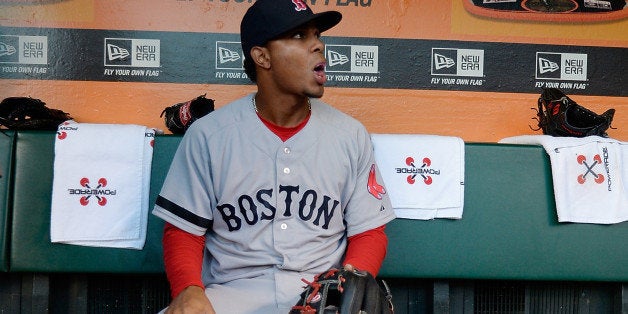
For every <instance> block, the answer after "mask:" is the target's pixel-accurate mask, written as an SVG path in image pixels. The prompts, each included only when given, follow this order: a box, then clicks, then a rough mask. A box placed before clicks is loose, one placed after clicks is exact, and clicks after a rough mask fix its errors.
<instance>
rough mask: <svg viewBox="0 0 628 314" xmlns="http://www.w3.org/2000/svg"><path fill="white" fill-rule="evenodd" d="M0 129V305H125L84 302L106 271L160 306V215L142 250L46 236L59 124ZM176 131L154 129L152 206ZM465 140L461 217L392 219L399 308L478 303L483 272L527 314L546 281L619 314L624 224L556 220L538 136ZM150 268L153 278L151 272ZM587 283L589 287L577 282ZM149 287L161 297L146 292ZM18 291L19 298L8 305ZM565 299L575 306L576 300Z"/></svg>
mask: <svg viewBox="0 0 628 314" xmlns="http://www.w3.org/2000/svg"><path fill="white" fill-rule="evenodd" d="M5 133H6V136H3V135H2V134H0V152H1V154H2V156H0V171H2V172H1V174H2V177H1V178H0V218H1V219H0V270H1V271H2V272H1V273H0V282H4V283H3V284H0V312H2V310H6V311H9V312H11V311H12V310H14V309H19V312H23V313H25V312H40V311H42V310H45V311H46V312H48V311H50V312H77V313H83V312H90V311H91V312H108V313H119V312H120V313H126V312H129V311H128V309H127V310H125V309H121V308H115V307H111V306H110V307H104V308H98V306H100V305H98V304H92V303H94V302H92V301H90V299H94V298H96V299H98V294H99V293H103V291H105V292H107V291H108V292H109V293H111V291H112V290H113V291H114V292H115V291H116V289H118V290H120V289H128V287H126V286H121V285H118V286H116V284H115V283H114V284H113V286H111V287H109V288H104V289H100V290H98V291H97V292H94V291H92V290H93V289H92V288H90V286H91V285H94V284H95V283H96V282H97V281H95V280H94V278H97V279H101V280H104V281H107V278H108V277H112V278H114V279H112V281H115V282H117V283H118V284H119V283H120V281H121V278H126V279H129V280H130V281H131V282H136V281H140V282H144V284H145V285H147V286H150V287H142V288H141V289H140V290H141V291H140V292H139V294H141V295H142V297H141V298H140V299H141V300H139V299H138V300H126V301H125V302H131V303H132V302H135V303H138V302H139V303H141V304H140V305H138V307H137V308H136V309H137V311H136V310H130V312H133V313H135V312H141V313H152V312H154V311H155V310H156V309H159V308H160V307H161V306H163V305H164V304H167V302H168V291H167V283H166V282H165V276H164V274H163V261H162V250H161V234H162V228H163V222H162V221H161V220H160V219H158V218H157V217H155V216H153V215H149V221H148V233H147V240H146V244H145V246H144V249H143V250H130V249H111V248H95V247H82V246H74V245H67V244H53V243H51V242H50V201H51V189H52V173H53V172H52V169H53V161H54V139H55V133H54V132H45V131H20V132H13V131H8V132H5ZM180 139H181V137H180V136H173V135H161V136H156V138H155V145H154V154H153V163H152V173H151V184H150V204H153V203H154V200H155V198H156V196H157V193H158V192H159V189H160V188H161V184H162V182H163V179H164V177H165V175H166V172H167V170H168V167H169V164H170V161H171V159H172V156H173V154H174V152H175V150H176V147H177V145H178V143H179V141H180ZM465 150H466V151H465V168H466V170H465V203H464V214H463V219H461V220H447V219H437V220H431V221H420V220H408V219H396V220H394V221H392V222H391V223H390V224H389V225H388V226H387V234H388V237H389V247H388V254H387V257H386V260H385V261H384V265H383V267H382V269H381V272H380V277H383V278H387V279H388V280H389V282H390V283H391V285H392V287H393V294H394V303H395V306H396V312H397V313H423V312H426V313H429V312H433V313H448V312H452V313H457V312H461V313H468V312H473V311H474V309H475V310H476V312H477V308H478V307H480V306H484V305H483V304H480V303H482V302H484V301H482V300H481V298H479V297H478V294H482V293H484V292H482V291H479V292H478V287H485V286H486V285H484V284H483V283H482V282H484V281H486V282H488V283H494V282H499V283H504V282H506V283H514V284H509V285H508V287H507V289H509V291H510V290H513V289H514V290H516V291H515V293H518V295H523V297H524V300H523V301H522V302H523V306H524V311H527V312H530V308H531V304H533V303H534V302H532V299H534V295H533V293H534V292H535V291H538V290H542V289H541V287H542V286H547V285H550V286H552V285H554V286H555V285H560V288H557V289H564V288H563V287H564V286H565V285H567V286H569V287H571V288H569V289H571V290H569V291H572V290H573V291H575V292H574V293H573V294H574V295H576V296H577V297H579V298H581V299H579V300H578V301H577V304H576V305H575V309H577V310H578V311H577V312H595V311H596V309H600V308H603V309H610V310H611V312H615V313H626V312H627V311H628V285H627V284H626V282H628V244H627V241H626V239H628V223H620V224H614V225H593V224H573V223H558V221H557V218H556V209H555V204H554V198H553V190H552V179H551V171H550V170H551V169H550V164H549V158H548V156H547V155H546V154H545V151H544V150H543V148H542V147H540V146H524V145H509V144H493V143H467V144H466V145H465ZM144 278H152V279H150V280H149V281H142V280H144ZM154 278H157V279H156V280H157V282H158V283H155V281H151V280H153V279H154ZM582 282H584V283H585V284H584V288H579V287H581V286H582V285H579V286H577V287H575V286H574V285H573V284H572V283H582ZM537 283H538V284H537ZM95 285H97V283H96V284H95ZM502 286H503V284H502ZM522 286H523V292H522V291H521V289H520V288H521V287H522ZM513 287H514V288H513ZM530 287H531V288H530ZM101 288H102V287H101ZM151 289H153V290H151ZM154 289H158V290H159V291H158V292H154ZM574 289H575V290H574ZM56 290H63V291H62V292H58V291H56ZM150 291H153V293H158V294H160V297H155V296H153V300H148V301H147V300H146V299H145V297H146V295H150V293H148V292H150ZM583 291H584V292H583ZM600 291H601V292H600ZM118 292H119V291H118ZM502 292H503V291H502ZM502 292H498V294H500V293H502ZM585 292H587V293H588V295H585V294H586V293H585ZM16 293H17V294H19V299H20V300H19V304H18V305H17V306H16V305H15V304H14V303H11V302H14V300H15V294H16ZM502 294H503V293H502ZM149 297H150V296H149ZM498 297H499V296H498ZM501 297H503V296H501ZM122 298H124V297H122ZM155 298H156V299H159V300H156V299H155ZM114 299H115V297H114ZM130 299H132V298H130ZM7 300H8V301H7ZM60 300H61V301H60ZM592 300H593V301H592ZM596 300H597V301H596ZM600 300H602V301H600ZM119 301H120V300H114V302H119ZM122 301H124V300H122ZM502 301H503V300H502ZM502 301H499V302H502ZM90 302H91V303H90ZM120 302H121V301H120ZM151 302H152V303H151ZM566 302H571V303H572V305H573V302H574V301H573V300H572V301H569V300H567V301H566ZM592 302H593V305H592ZM596 302H597V305H596ZM600 302H602V304H601V305H600V304H599V303H600ZM95 303H98V301H95ZM101 303H102V302H101ZM520 303H521V302H519V303H518V304H519V305H517V306H519V307H520V306H521V305H520ZM3 304H5V305H3ZM6 304H9V305H8V306H7V305H6ZM542 306H543V305H542ZM561 307H562V305H561ZM516 309H517V308H516V307H515V310H513V312H517V310H516ZM542 309H544V310H547V308H542ZM118 310H119V311H118ZM493 312H494V311H493Z"/></svg>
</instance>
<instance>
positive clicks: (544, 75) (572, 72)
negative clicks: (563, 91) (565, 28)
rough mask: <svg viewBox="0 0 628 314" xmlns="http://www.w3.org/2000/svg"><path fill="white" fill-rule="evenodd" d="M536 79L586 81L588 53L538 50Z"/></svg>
mask: <svg viewBox="0 0 628 314" xmlns="http://www.w3.org/2000/svg"><path fill="white" fill-rule="evenodd" d="M536 79H548V80H568V81H586V80H587V55H586V54H580V53H553V52H537V53H536Z"/></svg>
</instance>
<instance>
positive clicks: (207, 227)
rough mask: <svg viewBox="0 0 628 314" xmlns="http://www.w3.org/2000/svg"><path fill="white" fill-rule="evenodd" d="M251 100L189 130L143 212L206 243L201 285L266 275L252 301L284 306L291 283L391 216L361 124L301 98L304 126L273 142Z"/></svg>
mask: <svg viewBox="0 0 628 314" xmlns="http://www.w3.org/2000/svg"><path fill="white" fill-rule="evenodd" d="M253 96H254V95H253V94H251V95H248V96H246V97H244V98H241V99H238V100H236V101H234V102H233V103H231V104H229V105H226V106H224V107H222V108H220V109H218V110H216V111H214V112H212V113H210V114H209V115H207V116H205V117H203V118H201V119H199V120H197V121H196V122H194V124H192V126H191V127H190V129H189V130H188V131H187V132H186V134H185V135H184V137H183V139H182V141H181V144H180V146H179V148H178V150H177V152H176V154H175V157H174V159H173V161H172V164H171V167H170V170H169V172H168V175H167V177H166V179H165V182H164V185H163V187H162V190H161V192H160V194H159V196H158V199H157V202H156V205H155V208H154V210H153V213H154V214H155V215H157V216H159V217H161V218H162V219H164V220H166V221H168V222H170V223H172V224H173V225H175V226H177V227H179V228H181V229H183V230H185V231H187V232H190V233H192V234H196V235H206V249H207V250H206V251H205V254H204V264H203V282H204V283H205V284H206V285H207V286H208V287H211V286H214V287H215V286H216V285H223V286H229V285H233V286H237V285H238V284H236V282H238V280H246V281H247V282H248V283H247V285H248V286H250V285H254V284H252V283H251V279H254V278H258V277H259V278H260V279H261V278H266V279H268V277H269V276H270V277H271V278H274V281H275V282H277V284H276V285H272V286H274V287H276V289H271V291H258V293H267V294H269V295H268V299H269V300H271V299H272V300H273V302H275V301H276V303H275V304H279V305H284V306H285V305H287V304H290V305H292V304H294V302H296V300H297V298H298V294H299V289H297V290H294V287H301V286H302V285H303V283H302V282H301V281H300V279H301V278H306V279H308V280H310V279H312V276H313V275H314V274H316V273H320V272H322V271H324V270H327V269H328V268H330V267H338V266H339V265H340V263H341V260H342V257H343V255H344V252H345V249H346V243H347V237H348V236H352V235H355V234H359V233H361V232H364V231H367V230H370V229H373V228H376V227H379V226H381V225H384V224H386V223H387V222H389V221H390V220H392V219H394V212H393V210H392V206H391V204H390V199H389V197H388V194H387V193H386V191H385V188H384V187H383V186H382V184H383V183H382V179H381V176H380V175H379V171H378V169H377V167H376V165H375V157H374V153H373V147H372V144H371V142H370V136H369V134H368V132H367V131H366V129H365V128H364V126H363V125H362V124H361V123H359V122H358V121H357V120H355V119H353V118H352V117H350V116H348V115H346V114H344V113H342V112H340V111H339V110H337V109H335V108H333V107H331V106H329V105H327V104H325V103H323V102H321V101H320V100H318V99H311V105H312V112H311V116H310V119H309V121H308V122H307V124H306V126H305V127H304V128H303V129H302V130H301V131H299V132H298V133H297V134H295V135H294V136H293V137H291V138H290V139H289V140H287V141H286V142H283V141H281V140H280V139H279V137H277V135H275V134H274V133H272V131H270V130H269V129H268V128H267V127H266V126H265V125H264V124H263V123H262V121H261V120H260V119H259V117H258V116H257V115H256V113H255V111H254V110H253V107H252V97H253ZM286 280H289V281H293V282H292V283H291V284H283V282H285V281H286ZM252 282H255V281H254V280H253V281H252ZM282 287H284V288H282ZM208 289H209V288H208ZM282 289H285V290H284V291H282ZM265 290H268V289H265ZM246 300H247V298H246V297H243V296H241V297H240V298H239V299H237V302H234V303H238V302H246ZM231 310H233V309H231Z"/></svg>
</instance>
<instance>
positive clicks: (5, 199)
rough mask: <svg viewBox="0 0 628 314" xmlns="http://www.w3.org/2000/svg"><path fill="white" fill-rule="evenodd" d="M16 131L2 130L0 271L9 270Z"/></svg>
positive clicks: (0, 145) (0, 156)
mask: <svg viewBox="0 0 628 314" xmlns="http://www.w3.org/2000/svg"><path fill="white" fill-rule="evenodd" d="M14 143H15V132H13V131H7V130H3V131H2V132H0V272H6V271H8V270H9V227H10V222H9V213H10V210H11V208H10V206H9V204H10V195H11V192H12V191H11V188H12V185H11V178H12V171H11V169H12V165H13V145H14Z"/></svg>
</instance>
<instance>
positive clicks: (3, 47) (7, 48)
mask: <svg viewBox="0 0 628 314" xmlns="http://www.w3.org/2000/svg"><path fill="white" fill-rule="evenodd" d="M16 51H17V50H16V49H15V47H13V46H11V45H8V44H6V43H3V42H1V41H0V57H3V56H10V55H12V54H14V53H15V52H16Z"/></svg>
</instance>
